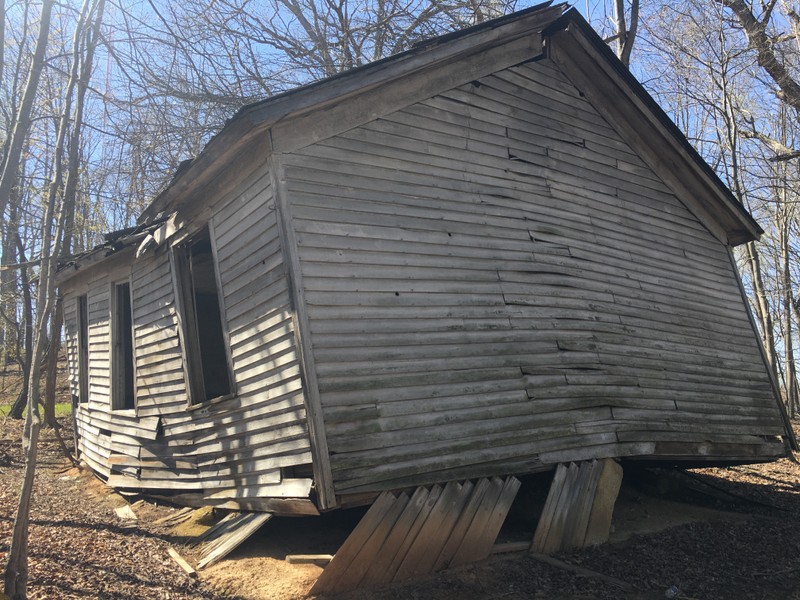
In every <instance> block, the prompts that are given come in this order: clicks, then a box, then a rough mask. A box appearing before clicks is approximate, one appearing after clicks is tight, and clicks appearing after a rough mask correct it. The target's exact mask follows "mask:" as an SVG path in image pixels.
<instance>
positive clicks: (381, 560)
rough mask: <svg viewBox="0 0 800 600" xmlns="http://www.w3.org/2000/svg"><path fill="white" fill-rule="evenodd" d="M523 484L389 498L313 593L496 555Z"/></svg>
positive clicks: (493, 483) (459, 485) (461, 486)
mask: <svg viewBox="0 0 800 600" xmlns="http://www.w3.org/2000/svg"><path fill="white" fill-rule="evenodd" d="M519 486H520V483H519V481H518V480H517V479H516V478H514V477H507V478H505V479H501V478H499V477H494V478H493V479H491V480H489V479H481V480H479V481H477V482H473V481H464V482H455V481H451V482H449V483H447V484H446V485H444V487H442V486H441V485H434V486H432V487H430V488H426V487H424V486H422V487H418V488H417V489H416V490H415V491H414V493H413V494H412V495H411V496H410V497H409V495H408V494H407V493H400V494H398V495H395V494H393V493H392V492H384V493H383V494H381V496H380V497H379V498H378V499H377V500H376V501H375V503H374V504H373V505H372V506H371V507H370V509H369V510H368V511H367V514H366V515H364V518H362V519H361V522H360V523H359V524H358V526H356V528H355V529H354V530H353V533H351V534H350V537H348V538H347V540H345V542H344V544H343V545H342V547H341V548H340V549H339V551H338V552H337V553H336V554H335V555H334V557H333V559H332V560H331V563H330V565H328V567H326V569H325V571H323V573H322V575H320V577H319V579H318V580H317V582H316V583H315V584H314V587H313V588H312V589H311V593H312V594H323V593H326V594H335V593H340V592H345V591H348V590H352V589H355V588H357V587H364V586H374V585H381V584H384V583H389V582H390V581H399V580H402V579H407V578H411V577H417V576H422V575H426V574H428V573H431V572H432V571H435V570H437V569H440V568H444V567H446V566H448V565H451V564H461V563H464V562H469V561H474V560H480V559H483V558H486V557H487V556H489V554H490V553H491V551H492V548H493V545H494V542H495V540H496V538H497V534H498V532H499V531H500V527H501V526H502V524H503V521H505V518H506V515H507V514H508V511H509V509H510V508H511V503H512V502H513V500H514V497H515V496H516V494H517V491H518V490H519Z"/></svg>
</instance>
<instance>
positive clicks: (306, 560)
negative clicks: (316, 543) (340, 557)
mask: <svg viewBox="0 0 800 600" xmlns="http://www.w3.org/2000/svg"><path fill="white" fill-rule="evenodd" d="M331 559H333V554H287V555H286V562H287V563H289V564H290V565H317V566H318V567H324V566H326V565H327V564H328V563H329V562H331Z"/></svg>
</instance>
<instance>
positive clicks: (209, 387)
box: [180, 229, 231, 403]
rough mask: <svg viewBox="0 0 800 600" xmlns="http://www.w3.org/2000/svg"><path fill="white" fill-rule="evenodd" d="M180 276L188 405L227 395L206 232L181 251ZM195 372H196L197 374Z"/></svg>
mask: <svg viewBox="0 0 800 600" xmlns="http://www.w3.org/2000/svg"><path fill="white" fill-rule="evenodd" d="M183 252H184V256H183V260H181V261H180V264H181V267H182V268H183V270H184V271H185V272H184V273H182V274H181V276H182V278H183V279H185V280H186V281H185V282H183V284H182V286H181V287H182V294H183V308H184V313H185V319H184V322H185V324H186V325H185V329H186V331H185V334H186V346H187V348H186V351H187V355H188V354H190V353H191V354H193V355H192V356H187V362H188V368H189V380H190V382H189V383H190V388H191V391H190V395H191V399H192V402H194V403H197V402H203V401H204V400H211V399H213V398H218V397H220V396H226V395H228V394H230V393H231V378H230V371H229V368H228V358H227V354H226V352H225V336H224V333H223V330H222V311H221V309H220V305H219V290H218V289H217V278H216V274H215V271H214V257H213V254H212V251H211V241H210V237H209V232H208V229H205V230H203V231H202V232H201V233H200V234H198V235H197V236H196V237H195V238H194V239H193V240H192V241H191V243H189V244H188V245H187V246H186V247H185V249H184V251H183ZM197 371H199V372H197Z"/></svg>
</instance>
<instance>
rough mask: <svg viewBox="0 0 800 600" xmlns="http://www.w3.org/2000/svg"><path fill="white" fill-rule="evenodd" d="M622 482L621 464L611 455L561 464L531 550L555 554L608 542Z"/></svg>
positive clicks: (551, 486) (557, 469) (554, 478)
mask: <svg viewBox="0 0 800 600" xmlns="http://www.w3.org/2000/svg"><path fill="white" fill-rule="evenodd" d="M621 482H622V467H620V466H619V464H617V463H616V462H615V461H614V460H612V459H604V460H591V461H582V462H580V463H569V464H564V463H561V464H559V465H558V467H557V468H556V472H555V475H554V477H553V482H552V484H551V485H550V492H549V493H548V495H547V500H546V501H545V505H544V509H543V510H542V515H541V517H540V518H539V524H538V526H537V527H536V533H535V534H534V536H533V542H532V544H531V552H533V553H538V554H552V553H555V552H559V551H562V550H569V549H572V548H583V547H585V546H588V545H592V544H599V543H602V542H605V541H606V540H607V539H608V533H609V530H610V528H611V515H612V512H613V510H614V504H615V502H616V500H617V494H618V493H619V486H620V484H621Z"/></svg>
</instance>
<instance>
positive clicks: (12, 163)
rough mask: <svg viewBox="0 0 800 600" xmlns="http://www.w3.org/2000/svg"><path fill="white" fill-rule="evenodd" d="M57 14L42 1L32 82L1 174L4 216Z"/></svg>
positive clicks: (0, 211) (0, 197) (16, 119)
mask: <svg viewBox="0 0 800 600" xmlns="http://www.w3.org/2000/svg"><path fill="white" fill-rule="evenodd" d="M52 11H53V0H42V14H41V19H40V21H39V35H38V37H37V39H36V48H35V49H34V51H33V58H32V59H31V68H30V71H29V72H28V81H27V83H26V84H25V91H24V93H23V95H22V102H21V103H20V105H19V109H18V110H17V113H16V114H15V115H14V125H13V128H12V130H11V135H10V136H9V141H8V150H7V152H6V156H5V160H4V162H3V168H2V171H0V214H4V213H5V211H6V207H7V206H8V201H9V198H10V196H11V189H12V188H13V187H14V186H15V185H16V183H17V174H18V172H19V165H20V159H21V157H22V148H23V146H24V145H25V138H26V137H27V136H28V131H29V130H30V127H31V110H32V109H33V101H34V99H35V98H36V92H37V90H38V88H39V78H40V77H41V74H42V68H43V67H44V61H45V50H46V49H47V38H48V34H49V33H50V15H51V14H52Z"/></svg>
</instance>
